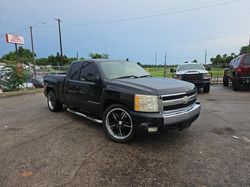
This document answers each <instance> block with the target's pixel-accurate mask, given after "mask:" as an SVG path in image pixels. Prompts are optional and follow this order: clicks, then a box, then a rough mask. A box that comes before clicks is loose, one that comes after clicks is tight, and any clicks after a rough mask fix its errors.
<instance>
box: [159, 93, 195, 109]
mask: <svg viewBox="0 0 250 187" xmlns="http://www.w3.org/2000/svg"><path fill="white" fill-rule="evenodd" d="M196 95H197V91H196V90H192V91H190V92H183V93H177V94H169V95H162V96H161V99H162V106H163V111H171V110H177V109H181V108H185V107H188V106H190V105H193V104H194V103H195V102H196Z"/></svg>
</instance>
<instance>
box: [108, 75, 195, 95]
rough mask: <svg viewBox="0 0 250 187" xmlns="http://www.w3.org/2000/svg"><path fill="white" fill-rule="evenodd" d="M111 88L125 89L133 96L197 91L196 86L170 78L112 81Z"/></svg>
mask: <svg viewBox="0 0 250 187" xmlns="http://www.w3.org/2000/svg"><path fill="white" fill-rule="evenodd" d="M109 87H112V88H116V87H117V88H118V87H120V88H121V87H123V88H125V87H126V89H128V90H129V91H130V93H133V94H152V95H165V94H175V93H181V92H188V91H191V90H193V89H195V86H194V84H192V83H188V82H184V81H181V80H176V79H168V78H153V77H147V78H126V79H114V80H111V81H110V85H109Z"/></svg>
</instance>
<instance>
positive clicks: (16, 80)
mask: <svg viewBox="0 0 250 187" xmlns="http://www.w3.org/2000/svg"><path fill="white" fill-rule="evenodd" d="M4 69H5V71H6V72H7V73H6V74H5V77H6V78H5V79H3V80H0V84H1V85H4V86H6V87H7V88H9V89H10V90H16V89H19V86H20V85H22V84H24V82H26V80H27V78H28V72H27V71H26V70H24V69H23V66H22V65H21V64H17V65H7V66H5V67H4Z"/></svg>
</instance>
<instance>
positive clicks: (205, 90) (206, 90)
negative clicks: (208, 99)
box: [203, 84, 210, 93]
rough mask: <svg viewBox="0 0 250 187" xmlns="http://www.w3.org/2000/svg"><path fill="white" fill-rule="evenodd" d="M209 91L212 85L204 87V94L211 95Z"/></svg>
mask: <svg viewBox="0 0 250 187" xmlns="http://www.w3.org/2000/svg"><path fill="white" fill-rule="evenodd" d="M209 91H210V84H206V85H204V86H203V92H204V93H209Z"/></svg>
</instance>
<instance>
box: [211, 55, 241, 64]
mask: <svg viewBox="0 0 250 187" xmlns="http://www.w3.org/2000/svg"><path fill="white" fill-rule="evenodd" d="M235 57H237V55H236V54H234V53H232V54H231V55H227V54H224V55H222V56H221V55H217V56H216V57H213V58H211V59H210V60H211V62H212V65H216V66H217V65H220V66H225V65H228V64H229V63H230V62H231V60H233V59H234V58H235Z"/></svg>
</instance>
